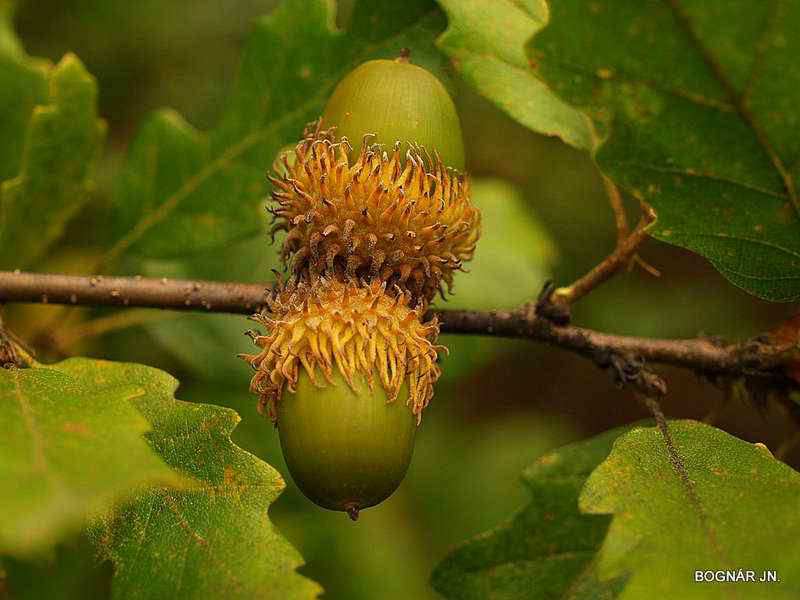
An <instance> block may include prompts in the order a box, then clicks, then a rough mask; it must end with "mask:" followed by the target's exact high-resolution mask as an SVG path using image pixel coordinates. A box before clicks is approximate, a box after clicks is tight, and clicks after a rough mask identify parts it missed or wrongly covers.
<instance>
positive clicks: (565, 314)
mask: <svg viewBox="0 0 800 600" xmlns="http://www.w3.org/2000/svg"><path fill="white" fill-rule="evenodd" d="M607 185H611V186H613V183H611V182H610V181H608V182H607ZM612 189H616V188H613V187H612ZM617 197H618V196H617ZM612 205H613V203H612ZM618 208H619V209H621V205H620V206H619V207H618ZM614 212H615V215H617V226H618V227H620V226H622V225H624V226H625V228H627V224H626V222H625V221H624V220H622V221H621V220H620V219H624V215H623V216H622V217H620V216H619V214H618V210H617V209H616V208H615V211H614ZM655 221H656V212H655V210H653V207H651V206H650V205H649V204H646V203H644V202H642V218H641V219H640V220H639V223H638V224H637V225H636V228H635V229H634V230H633V231H632V232H631V233H630V234H628V235H627V236H626V237H625V238H624V239H621V241H620V242H619V243H618V244H617V247H616V248H615V249H614V252H612V253H611V254H609V255H608V256H607V257H606V258H605V259H604V260H603V261H602V262H600V263H599V264H598V265H597V266H596V267H594V268H593V269H592V270H591V271H589V272H588V273H586V275H584V276H583V277H581V278H580V279H578V280H577V281H575V282H574V283H573V284H572V285H569V286H567V287H561V288H552V287H551V288H549V289H548V288H547V287H546V288H545V289H544V290H543V291H542V295H541V296H540V297H539V299H538V301H537V303H536V305H535V306H534V310H535V312H536V313H537V314H539V315H541V316H543V317H545V318H548V319H550V320H551V321H553V322H554V323H557V324H560V325H563V324H566V323H568V322H569V319H570V308H571V306H572V305H573V304H574V303H575V302H577V301H578V300H580V299H581V298H583V297H584V296H586V295H587V294H589V292H591V291H592V290H593V289H595V288H596V287H598V286H600V285H601V284H603V283H605V282H606V281H608V280H609V279H611V278H612V277H613V276H614V275H616V274H617V273H618V272H619V271H621V270H622V269H624V268H626V267H627V265H629V264H630V263H631V261H632V260H634V259H635V258H636V251H637V250H638V249H639V246H641V245H642V243H643V242H644V241H645V240H646V239H647V230H648V228H649V227H650V225H652V224H653V223H655ZM622 231H623V230H622V229H618V232H622ZM650 269H652V267H650ZM650 269H648V270H650Z"/></svg>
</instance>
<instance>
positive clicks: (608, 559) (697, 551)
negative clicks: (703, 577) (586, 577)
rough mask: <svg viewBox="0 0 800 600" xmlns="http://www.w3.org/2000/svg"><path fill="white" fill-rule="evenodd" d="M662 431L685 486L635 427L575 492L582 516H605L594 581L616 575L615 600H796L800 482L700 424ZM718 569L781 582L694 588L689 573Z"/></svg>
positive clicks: (645, 431) (764, 453)
mask: <svg viewBox="0 0 800 600" xmlns="http://www.w3.org/2000/svg"><path fill="white" fill-rule="evenodd" d="M669 429H670V432H671V436H672V438H673V440H674V445H675V447H676V449H677V452H678V455H679V456H680V458H681V459H682V462H683V464H684V465H685V468H686V473H685V475H686V477H684V476H683V475H681V474H679V473H678V471H677V470H676V467H675V466H674V462H673V460H671V458H670V455H669V453H668V452H667V449H666V446H665V444H664V438H663V437H662V435H661V433H660V431H659V430H658V429H657V428H655V427H638V428H635V429H632V430H631V431H630V432H628V433H626V434H624V435H622V436H620V437H619V438H618V439H617V441H616V442H615V443H614V448H613V450H612V451H611V454H610V455H609V457H608V458H607V459H606V460H605V462H603V463H602V464H601V465H600V466H599V467H598V468H597V469H595V471H594V472H593V473H592V474H591V476H590V477H589V479H588V481H587V482H586V486H585V487H584V489H583V492H582V493H581V497H580V508H581V510H582V511H583V512H586V513H591V514H595V515H609V514H611V515H614V518H613V520H612V522H611V526H610V527H609V529H608V535H607V536H606V539H605V541H604V542H603V546H602V548H601V549H600V552H599V554H598V562H597V572H598V574H599V576H600V577H601V579H608V578H616V577H620V576H622V575H624V576H626V577H627V579H628V581H627V584H626V586H625V589H624V591H623V593H622V595H621V598H624V599H639V598H642V599H644V598H682V599H686V600H690V599H692V598H698V599H700V598H702V599H703V600H707V599H713V598H739V597H742V598H787V599H788V598H797V597H800V563H798V561H797V557H798V556H799V555H800V500H798V499H799V498H800V474H798V473H797V472H796V471H794V470H792V469H791V468H790V467H788V466H787V465H785V464H784V463H782V462H780V461H778V460H776V459H775V458H774V457H773V456H772V455H771V454H770V453H769V451H768V450H766V448H764V447H759V446H756V445H754V444H749V443H747V442H744V441H742V440H739V439H737V438H735V437H733V436H731V435H728V434H727V433H725V432H723V431H720V430H719V429H715V428H713V427H710V426H708V425H705V424H702V423H698V422H695V421H670V423H669ZM718 569H722V570H724V569H732V570H738V569H751V570H754V571H756V574H757V575H758V576H760V572H761V570H763V569H771V570H776V571H777V575H778V577H779V578H780V580H781V581H780V583H773V584H756V583H713V584H708V583H706V584H699V583H695V581H694V572H695V570H712V571H714V570H718ZM665 574H669V577H666V576H665Z"/></svg>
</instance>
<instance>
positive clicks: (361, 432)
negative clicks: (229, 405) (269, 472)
mask: <svg viewBox="0 0 800 600" xmlns="http://www.w3.org/2000/svg"><path fill="white" fill-rule="evenodd" d="M353 383H354V387H355V390H354V389H352V388H351V387H350V386H349V385H348V384H347V383H346V382H345V380H344V379H343V378H342V376H341V375H340V374H339V373H338V372H337V373H336V374H335V375H334V377H333V384H331V383H326V385H325V387H317V386H315V385H314V384H313V383H312V382H311V380H310V379H309V377H308V375H307V374H306V373H305V372H303V373H302V374H301V375H300V377H299V379H298V381H297V390H296V392H295V393H291V392H288V391H285V392H284V394H283V397H282V399H281V401H280V402H279V403H278V409H277V427H278V432H279V434H280V440H281V448H282V449H283V456H284V458H285V459H286V464H287V466H288V467H289V472H290V474H291V476H292V479H293V480H294V482H295V483H296V484H297V487H298V488H300V490H301V491H302V492H303V494H305V495H306V496H307V497H308V498H309V499H310V500H311V501H313V502H315V503H316V504H318V505H320V506H322V507H324V508H328V509H331V510H340V511H345V512H347V513H348V514H349V515H350V518H352V519H353V520H355V519H356V518H357V517H358V512H359V511H360V510H361V509H364V508H368V507H370V506H375V505H376V504H378V503H380V502H382V501H383V500H385V499H386V498H388V497H389V496H391V495H392V493H393V492H394V491H395V490H396V489H397V487H398V486H399V485H400V482H401V481H402V480H403V477H404V476H405V474H406V471H407V470H408V466H409V463H410V462H411V455H412V453H413V451H414V435H415V433H416V429H417V421H416V417H415V416H414V414H413V413H412V411H411V410H410V408H409V407H408V406H407V405H406V400H407V399H408V389H407V386H406V385H403V387H402V388H401V390H400V394H399V395H398V397H397V399H396V400H394V401H393V402H387V396H386V392H385V390H384V389H383V387H382V386H381V384H380V383H379V382H378V381H377V380H376V381H375V383H374V385H373V389H372V390H370V389H369V386H368V385H367V382H366V380H365V379H364V378H363V377H362V376H361V375H356V376H355V377H354V380H353Z"/></svg>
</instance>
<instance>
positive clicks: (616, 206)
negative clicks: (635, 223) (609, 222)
mask: <svg viewBox="0 0 800 600" xmlns="http://www.w3.org/2000/svg"><path fill="white" fill-rule="evenodd" d="M601 177H602V179H603V187H605V188H606V196H608V203H609V204H610V205H611V211H612V212H613V213H614V224H615V225H616V226H617V246H620V245H621V244H622V243H623V242H624V241H625V238H627V237H628V234H629V233H630V231H631V228H630V226H629V225H628V216H627V215H626V214H625V206H624V205H623V203H622V195H621V194H620V193H619V188H617V186H616V184H615V183H614V182H613V181H612V180H611V178H610V177H607V176H605V175H601Z"/></svg>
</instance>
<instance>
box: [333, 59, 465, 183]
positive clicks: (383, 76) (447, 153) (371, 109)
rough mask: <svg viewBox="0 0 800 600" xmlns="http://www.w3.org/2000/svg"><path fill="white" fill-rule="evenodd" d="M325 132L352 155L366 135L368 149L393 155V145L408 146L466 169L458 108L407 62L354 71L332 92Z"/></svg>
mask: <svg viewBox="0 0 800 600" xmlns="http://www.w3.org/2000/svg"><path fill="white" fill-rule="evenodd" d="M322 122H323V125H324V126H325V127H331V126H335V127H336V135H337V136H340V137H341V136H344V137H347V139H348V140H350V143H351V144H352V146H353V150H354V152H355V153H358V151H359V150H360V148H361V144H362V142H363V139H364V135H365V134H374V135H375V136H376V137H375V138H373V139H368V140H367V141H368V143H375V142H377V143H379V144H383V145H384V147H385V148H386V149H387V150H391V148H392V147H393V145H394V143H395V142H396V141H400V142H403V143H408V142H412V143H413V144H415V145H417V146H421V147H423V148H425V150H427V151H428V153H430V154H431V156H433V154H434V152H436V153H438V154H439V156H440V158H441V159H442V162H443V163H444V164H445V165H446V166H448V167H452V168H454V169H458V170H463V169H464V142H463V138H462V135H461V123H460V121H459V119H458V113H457V112H456V107H455V105H454V104H453V100H452V99H451V98H450V95H449V94H448V93H447V90H446V89H445V87H444V86H443V85H442V83H441V82H440V81H439V80H438V79H437V78H436V77H435V76H434V75H433V74H431V73H430V72H428V71H426V70H425V69H423V68H422V67H418V66H417V65H414V64H411V63H410V62H409V60H408V58H407V57H405V56H401V57H400V58H398V59H396V60H371V61H368V62H365V63H364V64H362V65H360V66H358V67H356V68H355V69H353V71H351V72H350V73H349V74H348V75H347V76H346V77H345V78H344V79H342V81H341V82H339V85H337V86H336V89H335V90H334V92H333V95H332V96H331V98H330V100H328V104H327V105H326V107H325V112H324V113H323V115H322Z"/></svg>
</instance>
